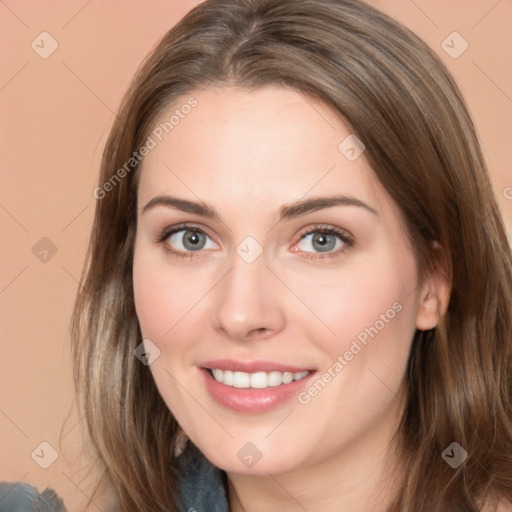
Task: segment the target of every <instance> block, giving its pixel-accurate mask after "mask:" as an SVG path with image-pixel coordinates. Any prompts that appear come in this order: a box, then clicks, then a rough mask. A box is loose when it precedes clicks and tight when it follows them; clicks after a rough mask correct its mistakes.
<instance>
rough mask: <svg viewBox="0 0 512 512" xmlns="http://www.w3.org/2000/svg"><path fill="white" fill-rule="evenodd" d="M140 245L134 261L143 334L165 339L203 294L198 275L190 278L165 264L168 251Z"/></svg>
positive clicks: (136, 300)
mask: <svg viewBox="0 0 512 512" xmlns="http://www.w3.org/2000/svg"><path fill="white" fill-rule="evenodd" d="M155 252H156V251H154V250H150V249H148V250H146V249H145V248H144V247H142V248H137V247H136V250H135V254H134V262H133V291H134V301H135V309H136V312H137V317H138V320H139V325H140V328H141V331H142V335H143V336H144V337H145V338H150V339H155V340H160V341H162V340H164V339H165V338H166V337H167V334H168V333H169V331H170V330H172V329H173V328H174V326H175V325H176V324H177V323H178V322H179V321H180V320H181V319H182V318H183V317H185V315H187V312H188V311H190V309H191V308H192V307H193V305H194V304H195V303H197V301H198V299H199V298H200V297H201V296H203V295H204V293H205V290H204V289H203V288H204V286H203V285H202V284H201V280H200V279H197V278H196V277H197V275H196V276H195V277H194V278H192V279H188V278H186V277H184V275H183V273H182V272H181V273H180V272H179V271H178V270H176V269H175V268H174V269H173V268H172V267H171V266H170V265H168V264H166V261H165V257H166V255H159V254H155Z"/></svg>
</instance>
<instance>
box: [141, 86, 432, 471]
mask: <svg viewBox="0 0 512 512" xmlns="http://www.w3.org/2000/svg"><path fill="white" fill-rule="evenodd" d="M191 97H193V99H190V98H191ZM184 105H189V106H190V105H193V106H192V107H190V108H188V107H184ZM176 111H177V112H176ZM173 115H174V118H173V119H172V121H171V122H170V123H169V124H168V125H165V128H166V129H163V128H162V126H164V125H163V124H161V123H165V122H169V119H170V118H171V116H173ZM166 132H168V133H166ZM347 137H348V138H347ZM151 138H152V139H153V142H154V144H153V143H151V142H150V143H149V144H148V147H149V146H153V145H154V146H155V147H152V148H151V149H150V150H149V153H148V155H147V156H146V157H145V159H144V162H143V168H142V172H141V175H140V183H139V190H138V225H137V237H136V244H135V254H134V269H133V279H134V293H135V303H136V310H137V315H138V319H139V322H140V326H141V330H142V335H143V338H144V339H145V340H146V341H145V347H146V349H147V351H148V352H149V353H150V354H151V355H152V357H150V359H152V358H153V357H154V356H155V355H156V354H158V351H156V352H155V346H156V347H158V350H159V351H160V354H159V356H158V357H156V359H155V360H154V362H152V364H151V365H150V366H149V369H150V371H151V372H152V374H153V377H154V379H155V382H156V385H157V387H158V389H159V391H160V393H161V395H162V397H163V399H164V400H165V402H166V404H167V406H168V407H169V409H170V410H171V411H172V413H173V414H174V416H175V417H176V419H177V420H178V422H179V423H180V425H181V426H182V427H183V429H184V430H185V432H186V434H187V435H188V436H189V437H190V439H191V440H192V441H193V442H194V443H195V444H196V445H197V446H198V447H199V448H200V450H201V451H202V452H203V453H204V454H205V455H206V456H207V458H209V459H210V461H211V462H213V463H214V464H216V465H217V466H219V467H221V468H223V469H225V470H227V471H230V472H237V473H252V474H266V473H267V472H270V473H273V474H277V473H280V472H286V471H292V470H294V469H300V468H305V467H307V466H311V465H313V464H317V463H319V462H325V461H327V460H329V459H332V458H333V457H337V456H341V455H342V454H345V455H346V454H349V453H350V451H351V450H352V449H353V448H354V447H355V446H363V443H364V446H367V447H368V450H370V449H373V448H375V449H378V447H382V446H384V445H385V443H386V442H387V440H389V435H390V432H392V429H393V428H394V426H395V425H396V422H397V420H398V418H399V416H400V413H401V410H402V407H403V405H402V404H403V402H402V398H403V397H402V393H403V383H404V372H405V369H406V363H407V358H408V354H409V350H410V345H411V340H412V338H413V335H414V332H415V330H416V328H430V327H433V326H434V325H435V322H436V315H435V313H433V312H432V307H431V306H430V307H429V306H428V305H427V304H428V302H429V300H432V299H431V298H430V295H429V294H428V291H429V290H428V288H427V285H426V284H420V283H419V282H418V268H417V265H416V262H415V258H414V256H413V253H412V252H411V249H410V247H409V245H408V242H407V238H406V235H405V232H404V228H403V226H402V224H401V222H400V217H399V213H398V211H397V208H396V207H395V206H394V204H393V203H392V202H391V200H390V197H389V196H388V194H387V193H386V192H385V190H384V189H383V187H382V186H381V185H380V183H379V182H378V180H377V178H376V176H375V174H374V172H373V171H372V169H371V168H370V167H369V164H368V162H367V161H366V159H365V153H364V152H362V154H360V155H359V156H358V153H359V152H360V151H361V149H362V148H361V146H358V144H357V141H356V140H354V138H353V136H352V135H351V133H350V130H349V128H348V127H347V125H346V124H344V123H343V122H342V121H341V120H340V119H339V118H338V117H337V116H335V115H334V113H333V112H332V111H331V110H330V109H329V108H327V107H326V106H325V105H323V104H322V103H319V102H317V101H314V100H312V99H310V98H306V97H304V96H303V95H301V94H299V93H297V92H295V91H292V90H290V89H285V88H279V87H266V88H263V89H259V90H258V91H256V92H247V91H244V90H241V89H228V88H218V89H207V90H204V91H202V92H196V93H194V94H191V95H190V97H189V96H186V97H183V98H182V99H180V101H177V102H175V103H174V104H173V106H172V108H169V109H168V110H167V111H166V112H165V113H164V114H163V115H162V116H161V117H160V119H159V120H158V122H157V125H156V126H155V130H154V131H153V133H152V134H151ZM363 142H364V141H363ZM184 224H186V226H185V227H184ZM429 308H430V309H429ZM434 309H435V308H434ZM149 340H150V341H149ZM213 374H214V375H215V377H214V376H213ZM216 379H217V380H222V381H223V382H218V381H217V380H216ZM290 380H291V382H290ZM247 386H249V387H247Z"/></svg>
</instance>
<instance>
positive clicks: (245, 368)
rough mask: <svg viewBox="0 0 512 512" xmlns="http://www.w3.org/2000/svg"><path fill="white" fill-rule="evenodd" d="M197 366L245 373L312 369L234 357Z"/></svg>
mask: <svg viewBox="0 0 512 512" xmlns="http://www.w3.org/2000/svg"><path fill="white" fill-rule="evenodd" d="M199 366H200V367H201V368H206V369H208V370H213V369H219V370H231V371H234V372H245V373H256V372H272V371H277V372H293V373H298V372H304V371H311V370H312V368H307V367H304V366H294V365H289V364H282V363H277V362H275V361H236V360H234V359H215V360H212V361H205V362H204V363H201V364H200V365H199Z"/></svg>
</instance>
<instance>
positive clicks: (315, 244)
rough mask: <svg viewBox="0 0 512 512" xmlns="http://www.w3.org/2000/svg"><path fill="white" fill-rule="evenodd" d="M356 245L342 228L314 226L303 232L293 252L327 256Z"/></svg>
mask: <svg viewBox="0 0 512 512" xmlns="http://www.w3.org/2000/svg"><path fill="white" fill-rule="evenodd" d="M353 245H354V239H353V237H352V236H351V235H350V234H349V233H347V232H345V231H342V230H340V229H337V228H333V227H329V226H313V228H312V229H309V231H307V232H306V233H303V234H302V235H301V237H300V240H299V242H297V244H295V245H294V246H293V247H292V252H306V253H316V254H318V253H320V255H316V256H315V255H313V254H310V255H307V256H306V257H308V258H325V257H331V256H335V255H337V254H339V253H341V252H345V251H346V250H348V249H349V248H350V247H352V246H353Z"/></svg>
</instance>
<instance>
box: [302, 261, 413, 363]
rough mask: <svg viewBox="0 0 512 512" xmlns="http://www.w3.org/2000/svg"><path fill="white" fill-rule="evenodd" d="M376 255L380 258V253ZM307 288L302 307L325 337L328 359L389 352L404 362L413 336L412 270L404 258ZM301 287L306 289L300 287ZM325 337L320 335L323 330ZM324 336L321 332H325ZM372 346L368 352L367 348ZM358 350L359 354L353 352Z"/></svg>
mask: <svg viewBox="0 0 512 512" xmlns="http://www.w3.org/2000/svg"><path fill="white" fill-rule="evenodd" d="M381 254H382V253H381ZM318 282H319V281H317V286H316V287H315V286H312V283H309V287H306V288H305V290H306V289H309V292H308V295H307V296H308V301H309V302H308V304H310V305H311V309H312V310H313V311H315V312H316V311H318V312H319V314H318V316H319V318H320V319H321V320H322V322H323V323H324V325H325V326H326V327H328V329H329V330H330V331H331V335H329V334H327V335H326V336H325V335H323V336H322V340H323V341H322V344H323V345H324V347H323V348H324V350H323V351H324V352H326V353H328V354H329V355H331V357H332V359H333V360H334V359H336V357H337V356H338V355H340V354H344V353H345V352H347V351H349V352H350V351H351V352H352V354H350V353H349V354H347V357H348V358H351V359H352V358H354V359H355V357H354V354H358V355H357V358H358V359H364V358H360V356H359V354H360V353H361V354H362V353H363V351H366V352H370V353H369V354H367V355H366V356H369V355H371V354H374V355H375V357H380V356H381V355H383V353H384V352H385V353H386V354H387V357H390V355H391V354H390V353H389V351H390V350H391V351H392V352H395V353H397V355H399V354H400V355H404V356H407V350H408V347H409V344H410V340H411V338H412V336H413V334H414V332H415V317H416V294H415V290H416V283H417V272H416V264H415V261H414V259H413V257H412V256H409V255H408V254H405V255H402V256H401V257H400V255H398V257H397V255H396V254H390V256H389V257H388V258H387V259H386V258H382V257H381V258H380V259H378V260H375V259H374V260H372V262H371V264H368V265H366V264H358V265H354V267H352V268H350V269H349V268H347V269H344V270H343V271H341V272H338V273H337V274H335V273H333V275H332V276H330V279H329V282H326V283H325V285H324V286H318ZM304 284H305V285H306V286H307V283H304ZM324 331H325V330H324ZM325 332H327V331H325ZM370 345H372V351H368V350H367V348H368V347H370ZM358 347H359V348H360V349H361V350H359V348H358Z"/></svg>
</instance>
